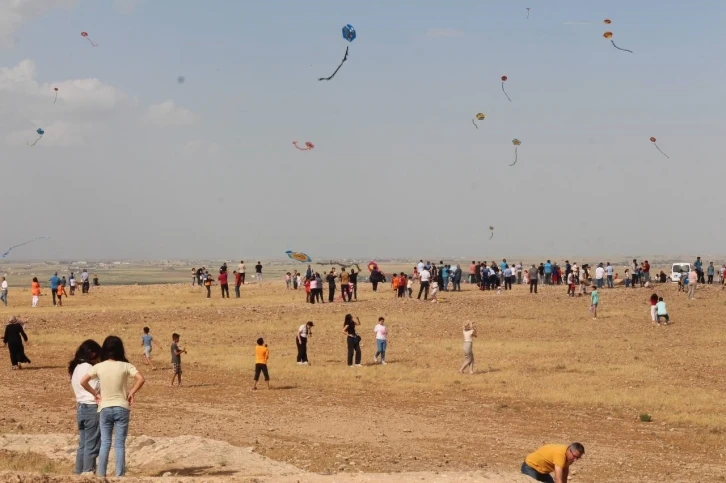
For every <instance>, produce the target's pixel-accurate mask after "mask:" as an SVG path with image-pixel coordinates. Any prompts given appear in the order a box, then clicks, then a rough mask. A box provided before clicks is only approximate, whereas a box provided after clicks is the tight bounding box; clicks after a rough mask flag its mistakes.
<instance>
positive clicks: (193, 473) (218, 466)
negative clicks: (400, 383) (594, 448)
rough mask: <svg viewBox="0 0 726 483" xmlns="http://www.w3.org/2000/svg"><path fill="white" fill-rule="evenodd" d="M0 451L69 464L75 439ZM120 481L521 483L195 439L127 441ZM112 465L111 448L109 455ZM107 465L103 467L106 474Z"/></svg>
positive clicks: (11, 437) (32, 476)
mask: <svg viewBox="0 0 726 483" xmlns="http://www.w3.org/2000/svg"><path fill="white" fill-rule="evenodd" d="M0 450H4V451H12V452H28V451H32V452H33V453H38V454H42V455H44V456H47V457H48V458H50V459H52V460H54V461H60V462H65V463H68V464H71V463H73V462H74V461H75V451H76V436H75V435H67V434H3V435H0ZM126 460H127V473H128V474H129V475H132V476H131V477H126V478H124V480H123V481H126V482H159V481H163V482H164V483H176V482H179V483H181V482H187V483H188V482H190V481H191V482H194V483H222V482H227V481H237V482H245V483H272V482H275V483H334V482H335V483H368V482H381V483H394V482H396V483H398V482H403V483H406V482H411V483H413V482H423V483H444V482H452V481H456V482H461V483H467V482H489V483H494V482H525V483H526V481H527V479H526V478H524V477H522V476H521V475H517V474H515V473H512V474H503V473H483V472H480V471H475V472H467V473H461V472H458V473H457V472H449V473H439V472H411V473H362V472H360V473H338V474H335V475H321V474H315V473H307V472H305V471H303V470H300V469H299V468H297V467H295V466H292V465H288V464H285V463H280V462H277V461H274V460H271V459H269V458H266V457H264V456H261V455H258V454H256V453H254V452H253V451H252V449H251V448H240V447H237V446H233V445H230V444H228V443H225V442H223V441H214V440H210V439H205V438H200V437H198V436H178V437H176V438H150V437H148V436H138V437H129V438H128V440H127V444H126ZM111 461H113V449H112V451H111ZM112 468H113V463H109V472H112ZM86 481H87V482H89V483H90V482H96V481H98V479H97V478H94V477H79V476H71V475H65V476H64V475H50V474H39V473H25V472H13V471H4V472H0V483H70V482H76V483H77V482H86Z"/></svg>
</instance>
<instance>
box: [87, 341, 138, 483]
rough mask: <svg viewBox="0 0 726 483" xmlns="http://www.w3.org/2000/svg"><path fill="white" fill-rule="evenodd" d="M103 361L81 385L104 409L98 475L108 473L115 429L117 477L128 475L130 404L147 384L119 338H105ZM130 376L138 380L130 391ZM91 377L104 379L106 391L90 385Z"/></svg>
mask: <svg viewBox="0 0 726 483" xmlns="http://www.w3.org/2000/svg"><path fill="white" fill-rule="evenodd" d="M101 359H102V360H103V362H101V363H99V364H96V365H95V366H93V367H92V368H91V370H90V371H89V372H88V374H86V375H85V376H83V378H81V386H83V388H84V389H85V390H86V391H88V392H90V393H91V394H93V397H94V399H95V401H96V404H98V407H99V409H100V411H101V448H100V451H99V454H98V456H99V457H98V471H97V473H96V474H97V475H98V476H101V477H105V476H106V467H107V466H108V454H109V452H110V450H111V436H112V433H113V431H114V428H115V429H116V441H115V442H114V448H115V456H116V476H117V477H118V476H124V475H125V474H126V436H127V435H128V430H129V419H130V417H131V405H132V404H133V403H134V397H135V395H136V393H137V392H138V391H139V389H141V386H143V385H144V376H142V375H141V373H140V372H139V371H137V370H136V368H135V367H134V366H133V365H132V364H130V363H129V361H128V360H127V359H126V352H125V350H124V344H123V342H122V341H121V339H120V338H118V337H116V336H114V335H110V336H108V337H106V340H104V341H103V347H102V348H101ZM129 377H133V378H134V379H135V381H134V385H133V387H132V388H131V390H128V388H127V386H126V381H127V380H128V378H129ZM92 379H98V380H99V381H100V382H101V388H103V392H102V393H101V392H99V391H98V390H97V389H95V388H94V387H92V386H91V384H90V382H91V380H92Z"/></svg>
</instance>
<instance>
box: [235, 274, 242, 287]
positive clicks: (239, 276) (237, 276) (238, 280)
mask: <svg viewBox="0 0 726 483" xmlns="http://www.w3.org/2000/svg"><path fill="white" fill-rule="evenodd" d="M234 283H235V284H236V285H242V274H241V273H239V272H237V273H235V274H234Z"/></svg>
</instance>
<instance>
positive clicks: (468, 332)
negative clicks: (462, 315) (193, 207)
mask: <svg viewBox="0 0 726 483" xmlns="http://www.w3.org/2000/svg"><path fill="white" fill-rule="evenodd" d="M463 332H464V365H462V366H461V369H459V373H461V374H463V373H464V369H466V368H467V367H468V368H469V374H474V350H473V348H472V345H473V343H474V339H473V338H474V337H476V327H475V326H474V324H473V323H471V322H467V323H465V324H464V327H463Z"/></svg>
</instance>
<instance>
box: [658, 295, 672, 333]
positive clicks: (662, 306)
mask: <svg viewBox="0 0 726 483" xmlns="http://www.w3.org/2000/svg"><path fill="white" fill-rule="evenodd" d="M656 310H657V312H658V319H657V321H656V324H657V325H658V326H659V327H660V318H661V317H663V318H665V325H668V324H669V322H670V318H669V317H668V309H667V308H666V303H665V302H663V297H658V303H657V304H656Z"/></svg>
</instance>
